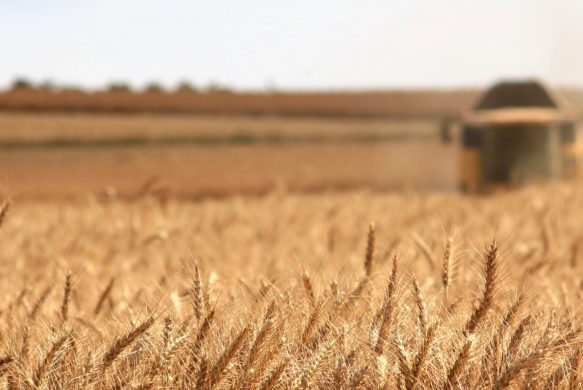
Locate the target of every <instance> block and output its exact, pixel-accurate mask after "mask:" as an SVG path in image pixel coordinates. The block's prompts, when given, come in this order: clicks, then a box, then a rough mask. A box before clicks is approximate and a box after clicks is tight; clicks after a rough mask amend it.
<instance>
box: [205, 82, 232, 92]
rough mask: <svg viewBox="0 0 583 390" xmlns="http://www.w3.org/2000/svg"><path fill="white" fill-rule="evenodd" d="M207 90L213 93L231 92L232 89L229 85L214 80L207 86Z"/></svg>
mask: <svg viewBox="0 0 583 390" xmlns="http://www.w3.org/2000/svg"><path fill="white" fill-rule="evenodd" d="M206 91H207V92H212V93H231V89H230V88H229V87H227V86H225V85H222V84H220V83H217V82H214V81H213V82H211V83H210V84H209V85H208V86H207V87H206Z"/></svg>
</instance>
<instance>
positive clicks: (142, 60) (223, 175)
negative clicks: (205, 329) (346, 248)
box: [0, 0, 583, 199]
mask: <svg viewBox="0 0 583 390" xmlns="http://www.w3.org/2000/svg"><path fill="white" fill-rule="evenodd" d="M582 18H583V3H581V2H580V1H575V0H572V1H561V2H555V1H551V0H539V1H527V0H515V1H498V0H496V1H490V2H478V1H458V0H445V1H442V2H434V1H421V0H408V1H400V0H396V1H391V2H387V1H378V0H363V1H359V2H354V1H348V0H334V1H331V0H320V1H307V0H298V1H294V2H286V3H283V2H268V1H260V0H248V1H245V2H240V1H215V2H202V1H178V0H169V1H164V2H162V1H135V0H125V1H123V2H121V1H113V0H103V1H87V0H53V1H48V0H47V1H45V0H23V1H2V2H0V53H1V60H0V90H1V91H0V196H2V197H12V198H38V197H45V198H68V197H78V196H86V195H87V194H98V195H100V196H119V197H123V198H128V199H131V198H133V197H138V196H141V195H143V194H145V193H149V194H153V195H157V196H161V197H164V196H177V197H184V198H200V197H208V196H228V195H232V194H261V193H265V192H269V191H273V190H274V189H279V190H281V189H288V190H293V191H320V190H339V189H347V188H355V187H358V188H360V187H367V188H371V189H376V190H387V189H389V190H393V189H404V188H406V189H414V190H420V191H436V190H439V191H452V190H457V189H458V188H459V187H460V185H459V184H460V179H459V178H460V171H463V166H464V164H468V160H467V159H466V160H464V161H465V162H464V161H462V160H460V155H461V150H462V149H463V148H464V147H465V144H464V141H463V140H462V139H461V138H463V135H462V133H461V130H460V129H461V128H463V127H464V123H465V122H464V121H465V120H467V118H468V116H469V115H470V113H471V112H472V110H473V109H474V108H476V104H477V102H479V101H480V99H483V98H482V97H481V96H482V95H483V94H484V93H485V91H486V90H487V88H489V87H490V86H491V85H493V84H494V83H496V82H498V81H500V80H512V81H516V80H518V81H519V82H520V81H521V80H522V82H524V80H529V81H528V82H531V81H530V80H536V81H537V82H541V83H543V84H544V85H545V86H549V88H550V89H552V90H553V91H554V92H553V93H556V95H560V96H561V98H560V99H561V102H563V103H561V104H562V106H561V107H562V111H565V112H566V111H568V116H569V118H570V119H569V120H570V121H572V122H573V123H575V127H576V128H578V126H579V125H578V123H579V119H580V114H579V112H582V110H581V109H582V108H583V52H582V51H581V50H580V47H581V43H582V42H583V28H581V27H580V20H581V19H582ZM510 94H512V92H511V93H510ZM563 108H564V110H563ZM517 115H523V116H524V115H525V114H524V113H518V114H517ZM526 115H532V114H531V113H526ZM561 115H562V114H561ZM529 118H530V117H529ZM497 120H498V119H497ZM530 120H531V119H529V121H530ZM474 122H475V121H474Z"/></svg>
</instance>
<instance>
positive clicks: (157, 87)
mask: <svg viewBox="0 0 583 390" xmlns="http://www.w3.org/2000/svg"><path fill="white" fill-rule="evenodd" d="M145 91H146V92H164V87H162V85H161V84H160V83H157V82H155V81H152V82H150V83H148V84H147V85H146V88H145Z"/></svg>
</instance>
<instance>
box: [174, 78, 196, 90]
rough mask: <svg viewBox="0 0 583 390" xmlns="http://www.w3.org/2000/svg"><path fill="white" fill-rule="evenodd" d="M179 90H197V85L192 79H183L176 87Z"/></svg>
mask: <svg viewBox="0 0 583 390" xmlns="http://www.w3.org/2000/svg"><path fill="white" fill-rule="evenodd" d="M176 90H177V91H178V92H195V91H196V87H195V86H194V85H193V84H192V83H191V82H190V81H186V80H184V81H181V82H180V83H178V87H176Z"/></svg>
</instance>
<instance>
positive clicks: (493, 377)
mask: <svg viewBox="0 0 583 390" xmlns="http://www.w3.org/2000/svg"><path fill="white" fill-rule="evenodd" d="M582 204H583V185H582V184H580V183H579V184H556V185H552V186H547V187H531V188H527V189H524V190H521V191H518V192H514V193H508V194H504V195H497V196H493V197H489V198H476V197H466V196H461V195H455V194H443V195H437V194H434V195H424V194H420V193H415V192H409V193H384V194H375V193H371V192H367V191H355V192H347V193H343V194H338V193H325V194H318V195H298V194H293V193H291V194H290V193H286V192H285V191H279V192H277V193H271V194H269V195H266V196H263V197H259V198H254V199H248V198H243V197H232V198H227V199H224V200H206V201H202V202H185V201H176V200H170V201H167V202H160V201H158V200H156V199H155V198H152V197H149V196H145V197H142V198H140V199H136V200H135V201H134V202H131V203H127V202H123V201H119V200H116V199H114V198H110V199H109V200H105V201H97V200H96V199H88V200H84V201H83V200H77V201H73V202H68V203H66V204H65V203H60V202H47V201H42V202H36V201H35V202H21V203H15V204H13V205H12V207H11V208H10V209H6V208H3V209H2V210H3V212H2V213H0V215H2V217H1V218H0V220H1V221H2V223H1V226H0V241H1V245H2V251H1V252H0V281H1V285H2V286H3V294H2V295H1V297H0V334H2V338H1V339H0V381H1V382H2V383H3V384H5V385H6V386H8V387H9V388H30V389H33V388H95V389H101V388H194V387H196V388H201V389H211V388H216V389H232V388H233V389H239V388H249V389H295V388H299V389H316V388H319V389H330V388H334V389H344V388H346V389H348V388H357V389H358V388H360V389H384V388H398V387H401V388H406V389H413V388H415V389H454V388H464V389H521V388H525V387H527V388H533V389H550V388H565V389H577V388H581V386H582V385H583V383H582V382H581V374H583V367H582V362H581V351H582V347H583V330H582V327H581V310H582V306H581V295H582V285H583V280H582V276H581V275H582V273H581V267H582V262H583V259H582V258H581V251H580V248H581V245H582V244H583V242H582V241H581V240H582V238H581V231H582V229H583V226H582V222H581V221H582V220H581V218H580V215H581V213H582V210H581V205H582ZM371 222H374V223H375V225H370V227H369V224H370V223H371ZM494 239H495V241H494Z"/></svg>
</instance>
